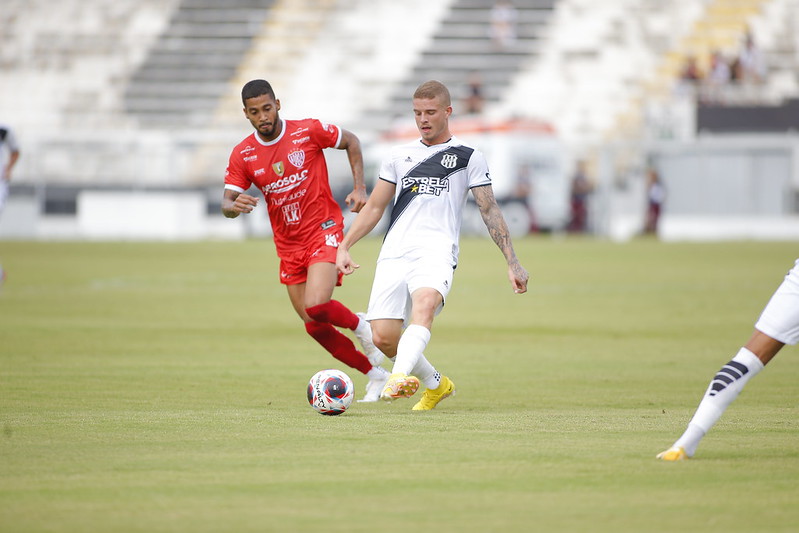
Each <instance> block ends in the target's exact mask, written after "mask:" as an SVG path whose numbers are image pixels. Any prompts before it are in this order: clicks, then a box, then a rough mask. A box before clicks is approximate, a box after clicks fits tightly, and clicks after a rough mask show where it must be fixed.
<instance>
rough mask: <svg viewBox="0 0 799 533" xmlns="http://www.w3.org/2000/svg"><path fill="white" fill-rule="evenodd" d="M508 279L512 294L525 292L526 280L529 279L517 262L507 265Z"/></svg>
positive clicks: (525, 271) (528, 275)
mask: <svg viewBox="0 0 799 533" xmlns="http://www.w3.org/2000/svg"><path fill="white" fill-rule="evenodd" d="M508 279H510V284H511V285H512V286H513V292H515V293H516V294H524V293H525V292H527V280H528V279H530V274H528V273H527V270H525V269H524V267H523V266H522V265H520V264H519V263H518V262H515V263H511V264H509V265H508Z"/></svg>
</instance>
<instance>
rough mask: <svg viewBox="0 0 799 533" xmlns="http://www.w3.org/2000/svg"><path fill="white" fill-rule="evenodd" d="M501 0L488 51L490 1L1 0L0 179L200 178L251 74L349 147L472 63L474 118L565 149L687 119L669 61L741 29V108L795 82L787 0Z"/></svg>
mask: <svg viewBox="0 0 799 533" xmlns="http://www.w3.org/2000/svg"><path fill="white" fill-rule="evenodd" d="M514 4H515V6H516V9H517V12H518V17H519V18H518V20H517V30H518V31H517V37H516V40H515V42H513V43H512V44H510V45H507V46H504V47H502V48H501V49H499V48H498V47H497V46H496V43H494V42H492V40H491V33H490V30H491V22H490V20H491V7H492V6H493V5H494V1H493V0H403V2H396V1H395V0H228V1H225V0H60V1H59V2H52V1H49V0H6V1H5V2H4V3H3V10H2V12H0V65H1V66H2V68H3V73H4V75H3V76H0V120H3V121H5V122H9V123H11V124H13V125H14V126H15V129H16V131H17V132H18V136H19V137H20V140H21V142H22V144H23V146H24V153H25V154H37V156H36V157H31V156H25V157H23V158H22V159H21V161H20V164H19V165H18V170H17V173H16V177H15V183H14V187H17V188H20V187H26V186H27V187H32V186H33V185H32V184H35V186H36V189H37V190H46V191H47V192H46V194H44V196H43V197H42V205H43V206H45V207H44V209H45V211H47V212H63V213H74V211H75V209H76V207H75V205H76V201H75V191H78V190H80V189H82V188H85V187H118V188H124V187H129V188H130V187H140V188H144V187H175V188H177V187H181V186H190V187H202V186H208V187H210V186H211V185H212V184H214V185H218V180H219V173H220V167H221V166H223V165H224V161H226V158H227V155H228V154H227V151H228V150H229V147H230V146H232V143H233V142H235V141H236V140H238V139H240V138H241V136H242V134H244V133H246V132H248V131H249V128H248V125H247V124H246V122H245V121H244V120H243V119H242V117H241V112H240V102H239V101H238V94H239V89H240V87H241V85H242V84H243V83H244V82H245V81H247V80H248V79H252V78H256V77H265V78H267V79H270V80H271V81H273V82H274V83H275V85H276V89H277V90H278V93H279V96H281V97H282V99H283V104H284V108H283V114H284V116H286V117H291V118H302V117H301V116H300V115H302V116H317V117H319V118H322V119H324V120H328V121H331V122H336V123H338V124H340V125H342V126H344V127H347V128H350V129H352V130H353V131H356V132H357V133H358V134H359V136H361V138H362V139H363V140H364V142H365V145H368V144H369V143H371V142H372V141H373V140H374V139H376V138H377V137H379V135H380V134H381V133H382V131H383V130H386V129H389V128H394V127H397V126H401V125H402V124H399V122H402V121H404V124H407V123H408V122H411V123H412V119H411V117H410V114H409V113H408V97H409V95H410V94H411V92H412V90H413V88H414V87H415V86H416V85H417V84H418V83H419V82H421V81H423V80H425V79H430V78H436V79H441V80H442V81H444V82H446V83H447V84H448V85H449V86H450V88H451V89H452V92H453V97H454V102H453V103H454V107H455V112H456V116H457V115H458V114H459V113H461V109H460V108H459V106H460V105H461V104H462V102H461V98H462V95H463V93H462V91H463V90H464V88H465V85H466V82H467V80H468V79H469V77H470V74H471V73H472V72H473V71H478V72H480V74H481V78H482V84H483V87H482V89H483V97H484V99H485V107H484V108H483V116H484V117H489V118H491V119H492V120H500V121H501V120H507V119H515V118H522V119H534V120H539V121H541V122H544V123H549V124H551V125H553V126H554V129H555V131H556V132H557V134H558V136H559V138H560V139H561V140H563V141H564V142H565V143H567V144H568V145H569V146H570V147H571V148H573V150H574V152H575V153H577V154H579V153H585V151H586V150H587V149H589V148H590V147H591V146H596V145H598V144H602V143H608V142H629V141H630V140H634V141H636V142H637V141H642V140H659V139H675V138H676V139H680V138H691V137H692V136H695V135H697V130H696V123H695V120H696V117H697V115H698V113H697V111H696V108H695V105H696V104H695V102H694V103H690V102H688V103H686V100H685V99H680V98H675V94H676V93H677V92H678V91H677V90H676V89H677V86H678V85H679V84H678V79H677V78H678V77H679V75H678V73H679V68H680V66H681V65H682V63H683V62H684V60H685V58H686V57H688V56H689V55H696V56H697V57H698V58H699V61H700V66H702V67H704V66H705V65H706V61H707V55H708V53H709V51H710V50H712V49H721V50H722V51H723V52H724V53H725V54H727V55H731V54H733V53H734V52H735V51H736V50H737V48H738V47H739V45H740V41H741V38H742V36H743V35H744V34H745V32H746V31H747V30H749V31H751V33H752V35H753V36H754V39H755V41H756V42H757V44H758V46H759V48H760V50H761V51H762V52H763V54H764V56H765V58H766V63H767V71H766V75H765V78H764V80H763V82H762V83H761V84H759V85H758V86H757V87H756V88H755V89H756V91H755V92H756V100H757V101H755V102H754V107H755V109H756V107H757V106H759V105H764V104H767V105H768V106H770V108H773V107H774V106H779V105H781V103H782V102H785V101H787V100H789V99H791V98H796V96H797V95H799V80H798V79H797V72H799V53H798V51H799V37H797V36H799V0H683V1H681V2H662V1H661V0H615V1H612V2H611V1H608V2H597V1H595V0H525V1H522V0H517V1H515V2H514ZM419 13H424V16H423V17H420V16H419ZM54 95H56V97H54ZM728 96H729V98H728V99H727V101H726V103H728V104H732V103H735V100H736V98H740V96H741V94H740V92H739V93H738V94H736V93H735V91H734V90H732V89H731V90H730V91H729V95H728ZM746 98H747V102H746V103H747V104H748V105H750V106H751V104H752V101H751V99H750V98H749V97H748V96H746ZM789 107H790V106H789ZM403 117H405V118H403ZM59 187H61V188H62V190H63V191H67V192H63V194H62V193H58V192H57V190H58V188H59ZM672 205H674V203H672Z"/></svg>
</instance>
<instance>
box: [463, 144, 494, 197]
mask: <svg viewBox="0 0 799 533" xmlns="http://www.w3.org/2000/svg"><path fill="white" fill-rule="evenodd" d="M466 168H467V172H468V173H469V188H470V189H471V188H474V187H482V186H484V185H491V174H490V173H489V172H488V162H486V158H485V156H484V155H483V152H481V151H479V150H475V151H474V152H473V153H472V157H470V158H469V165H468V166H467V167H466Z"/></svg>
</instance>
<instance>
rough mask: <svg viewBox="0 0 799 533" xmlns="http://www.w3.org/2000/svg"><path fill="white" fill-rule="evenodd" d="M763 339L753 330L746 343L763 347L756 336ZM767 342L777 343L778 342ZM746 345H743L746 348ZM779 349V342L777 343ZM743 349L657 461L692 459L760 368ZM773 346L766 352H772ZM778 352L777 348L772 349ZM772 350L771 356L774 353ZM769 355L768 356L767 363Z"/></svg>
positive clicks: (715, 379) (723, 369)
mask: <svg viewBox="0 0 799 533" xmlns="http://www.w3.org/2000/svg"><path fill="white" fill-rule="evenodd" d="M761 336H762V337H766V338H768V337H767V336H766V335H764V334H763V333H760V332H759V331H756V332H755V334H754V335H753V337H752V338H753V339H755V338H756V337H758V338H757V339H756V340H754V341H752V340H750V343H752V342H754V343H756V344H758V345H761V346H766V344H767V342H766V341H765V340H764V339H760V338H759V337H761ZM771 341H773V342H775V343H777V342H778V341H774V339H771ZM750 343H747V346H749V344H750ZM778 344H779V346H780V347H782V343H778ZM747 346H744V347H742V348H741V349H740V350H739V351H738V353H737V354H736V355H735V357H733V358H732V359H731V360H730V361H729V362H728V363H727V364H725V365H724V366H722V367H721V369H720V370H719V371H718V372H717V373H716V375H715V376H714V377H713V379H712V380H711V381H710V385H709V386H708V388H707V390H706V391H705V395H704V396H703V397H702V401H701V402H700V403H699V407H698V408H697V409H696V413H695V414H694V416H693V418H691V421H690V422H689V423H688V427H687V428H686V430H685V432H684V433H683V434H682V436H681V437H680V438H679V439H677V441H676V442H675V443H674V445H673V446H672V447H671V448H669V449H668V450H666V451H664V452H661V453H660V454H658V459H663V460H665V461H679V460H682V459H687V458H689V457H693V456H694V454H695V453H696V448H697V447H698V446H699V442H700V441H701V440H702V438H703V437H704V436H705V435H706V434H707V432H708V431H710V428H712V427H713V426H714V425H715V424H716V422H717V421H718V419H719V418H721V415H722V414H724V411H725V410H726V409H727V407H729V405H730V404H731V403H732V402H733V401H734V400H735V399H736V398H737V397H738V395H739V394H740V393H741V391H742V390H743V388H744V386H745V385H746V384H747V382H748V381H749V380H750V379H752V378H753V377H754V376H756V375H757V374H758V372H760V371H761V370H762V369H763V366H764V365H763V362H762V361H761V360H760V358H759V357H758V355H757V354H756V353H755V352H752V351H751V350H750V349H749V348H748V347H747ZM775 347H776V346H774V347H771V348H769V349H768V351H769V352H771V351H774V348H775ZM776 351H779V348H776ZM776 351H774V353H776ZM771 357H773V354H772V355H771V356H770V357H768V359H769V360H770V359H771Z"/></svg>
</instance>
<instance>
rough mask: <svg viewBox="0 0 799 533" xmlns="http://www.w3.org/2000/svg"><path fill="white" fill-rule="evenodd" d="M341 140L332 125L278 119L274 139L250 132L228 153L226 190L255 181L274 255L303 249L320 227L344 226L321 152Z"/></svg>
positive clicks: (245, 188)
mask: <svg viewBox="0 0 799 533" xmlns="http://www.w3.org/2000/svg"><path fill="white" fill-rule="evenodd" d="M340 142H341V130H340V129H339V128H338V127H336V126H333V125H331V124H324V123H322V122H320V121H318V120H316V119H304V120H283V130H282V131H281V132H280V135H279V136H278V138H277V139H275V140H274V141H271V142H266V141H264V140H263V139H261V138H260V137H259V136H258V134H257V133H253V134H252V135H250V136H248V137H247V138H246V139H244V140H243V141H242V142H240V143H239V144H238V145H237V146H236V147H235V148H234V149H233V152H232V153H231V154H230V161H229V162H228V168H227V171H226V172H225V188H226V189H231V190H234V191H238V192H245V191H246V190H247V189H249V188H250V185H253V184H254V185H255V186H256V187H258V188H259V189H261V192H262V193H263V195H264V199H265V200H266V207H267V210H268V211H269V220H270V221H271V223H272V231H273V232H274V240H275V246H276V247H277V253H278V255H279V256H281V257H283V256H284V255H286V254H289V253H293V252H297V251H298V250H302V249H305V248H307V247H308V245H309V243H310V242H311V241H313V239H314V237H315V236H317V235H319V233H320V232H322V231H325V230H328V229H331V228H332V229H333V230H334V231H335V230H336V229H339V230H340V229H342V228H343V227H344V220H343V217H342V214H341V208H340V207H339V205H338V203H336V201H335V199H334V198H333V193H332V192H331V190H330V182H329V178H328V174H327V162H326V161H325V156H324V153H323V150H324V149H325V148H331V147H337V146H338V145H339V143H340Z"/></svg>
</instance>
